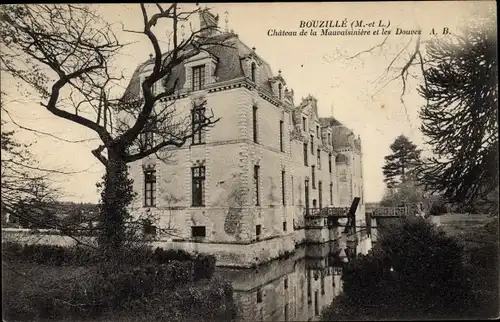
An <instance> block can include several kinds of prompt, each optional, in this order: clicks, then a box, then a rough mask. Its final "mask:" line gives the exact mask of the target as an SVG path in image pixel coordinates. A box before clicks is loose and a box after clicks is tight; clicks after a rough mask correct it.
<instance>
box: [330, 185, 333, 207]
mask: <svg viewBox="0 0 500 322" xmlns="http://www.w3.org/2000/svg"><path fill="white" fill-rule="evenodd" d="M330 205H333V182H330Z"/></svg>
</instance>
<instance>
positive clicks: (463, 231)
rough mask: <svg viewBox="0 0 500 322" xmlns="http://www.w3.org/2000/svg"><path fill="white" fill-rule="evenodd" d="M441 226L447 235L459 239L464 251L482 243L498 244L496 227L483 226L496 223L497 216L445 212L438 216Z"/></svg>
mask: <svg viewBox="0 0 500 322" xmlns="http://www.w3.org/2000/svg"><path fill="white" fill-rule="evenodd" d="M439 218H440V222H441V228H442V229H443V230H444V231H445V232H446V233H447V234H449V235H451V236H455V237H457V238H458V239H460V240H461V241H462V242H463V243H464V245H465V249H466V251H467V250H468V249H470V248H475V247H477V246H480V245H483V244H491V243H493V244H498V238H499V235H498V228H497V229H496V231H495V229H487V228H486V227H485V226H486V225H487V224H491V223H492V222H495V221H496V223H497V227H498V217H491V216H488V215H482V214H470V215H468V214H446V215H442V216H440V217H439Z"/></svg>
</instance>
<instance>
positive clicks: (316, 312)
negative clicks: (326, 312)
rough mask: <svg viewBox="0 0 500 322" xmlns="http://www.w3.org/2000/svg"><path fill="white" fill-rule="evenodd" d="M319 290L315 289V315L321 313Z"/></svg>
mask: <svg viewBox="0 0 500 322" xmlns="http://www.w3.org/2000/svg"><path fill="white" fill-rule="evenodd" d="M318 299H319V297H318V291H317V290H316V291H314V315H319V303H318Z"/></svg>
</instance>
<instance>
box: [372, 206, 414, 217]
mask: <svg viewBox="0 0 500 322" xmlns="http://www.w3.org/2000/svg"><path fill="white" fill-rule="evenodd" d="M367 213H369V214H370V215H371V216H372V217H406V216H408V214H409V209H408V207H377V208H373V209H371V210H369V211H367Z"/></svg>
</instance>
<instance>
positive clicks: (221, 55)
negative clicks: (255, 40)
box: [124, 33, 273, 98]
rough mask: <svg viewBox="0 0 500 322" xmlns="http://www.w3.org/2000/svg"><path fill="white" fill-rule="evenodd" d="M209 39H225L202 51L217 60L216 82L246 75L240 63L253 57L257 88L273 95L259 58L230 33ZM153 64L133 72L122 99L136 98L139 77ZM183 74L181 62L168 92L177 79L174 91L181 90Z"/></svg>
mask: <svg viewBox="0 0 500 322" xmlns="http://www.w3.org/2000/svg"><path fill="white" fill-rule="evenodd" d="M211 39H213V40H220V41H222V40H224V39H225V40H224V42H223V45H211V46H207V47H205V48H204V50H206V51H207V52H209V53H210V54H211V55H213V56H214V57H216V58H217V60H218V63H217V67H216V71H215V76H216V77H217V80H218V82H224V81H229V80H232V79H236V78H240V77H244V76H245V73H244V71H243V67H242V59H244V58H247V57H250V56H253V57H255V59H256V60H257V61H258V62H259V64H257V68H258V69H259V74H260V76H259V79H258V83H257V84H256V85H257V87H259V88H260V89H261V90H264V91H266V92H268V93H270V94H271V93H272V88H271V84H270V83H269V80H270V79H271V78H272V77H273V73H272V70H271V67H270V66H269V64H268V63H267V62H266V61H264V60H263V59H262V58H261V57H259V56H258V55H257V54H256V53H255V51H254V50H252V49H250V48H249V47H248V46H247V45H246V44H244V43H243V42H242V41H241V40H240V39H239V38H238V36H237V35H235V34H233V33H220V34H217V35H214V36H212V38H211ZM188 50H189V49H188ZM166 55H168V52H167V53H165V54H164V56H166ZM152 63H153V59H149V60H147V61H145V62H144V63H142V64H140V65H139V66H138V67H137V68H136V70H135V71H134V73H133V75H132V77H131V80H130V82H129V84H128V86H127V89H126V90H125V94H124V98H130V97H136V96H137V95H138V93H139V92H140V86H141V85H140V78H139V77H140V74H141V73H142V72H143V71H144V70H145V68H146V67H147V66H149V65H150V64H152ZM185 74H186V71H185V68H184V62H181V63H180V64H178V65H177V66H175V67H174V68H173V70H172V72H171V73H170V74H169V75H168V76H167V79H166V87H167V88H169V89H170V88H172V87H173V86H174V84H175V80H176V79H177V78H178V79H179V82H178V84H177V88H176V89H181V88H183V87H184V83H185V81H186V75H185Z"/></svg>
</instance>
